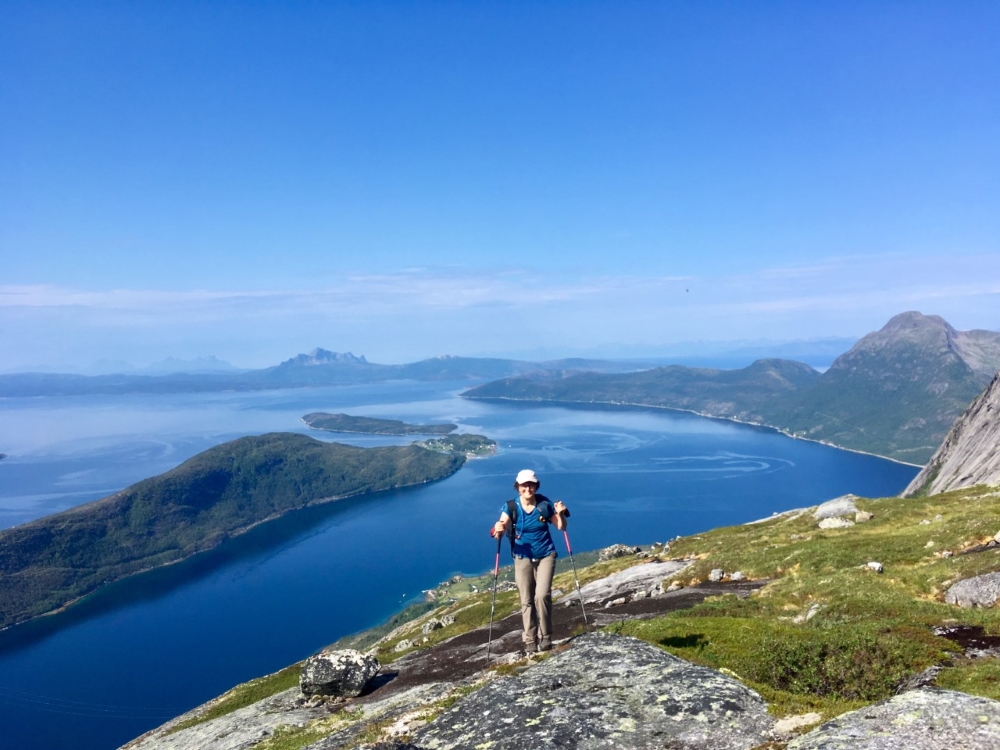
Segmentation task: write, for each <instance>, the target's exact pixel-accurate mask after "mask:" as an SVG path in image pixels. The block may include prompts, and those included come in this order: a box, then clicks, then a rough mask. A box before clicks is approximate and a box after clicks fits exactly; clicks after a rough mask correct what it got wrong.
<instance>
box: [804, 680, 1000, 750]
mask: <svg viewBox="0 0 1000 750" xmlns="http://www.w3.org/2000/svg"><path fill="white" fill-rule="evenodd" d="M998 747H1000V702H998V701H994V700H990V699H989V698H980V697H978V696H973V695H967V694H966V693H959V692H955V691H952V690H936V689H933V688H921V689H920V690H912V691H910V692H907V693H902V694H901V695H897V696H895V697H893V698H890V699H889V700H886V701H883V702H882V703H876V704H875V705H874V706H866V707H865V708H862V709H859V710H857V711H851V712H849V713H846V714H843V715H841V716H838V717H837V718H836V719H833V720H831V721H828V722H826V723H825V724H822V725H821V726H819V727H817V728H816V729H814V730H813V731H811V732H809V733H808V734H804V735H802V736H801V737H799V738H798V739H795V740H792V741H791V742H790V743H789V744H788V750H832V749H833V748H850V749H851V750H958V748H961V750H996V748H998Z"/></svg>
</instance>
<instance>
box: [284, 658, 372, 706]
mask: <svg viewBox="0 0 1000 750" xmlns="http://www.w3.org/2000/svg"><path fill="white" fill-rule="evenodd" d="M379 668H380V665H379V663H378V659H376V658H375V657H374V656H368V655H367V654H362V653H361V652H360V651H355V650H354V649H344V650H343V651H323V652H321V653H318V654H316V655H315V656H310V657H309V658H308V659H306V663H305V664H303V665H302V673H301V675H300V677H299V688H300V689H301V690H302V693H303V694H304V695H333V696H339V697H348V698H353V697H355V696H358V695H361V691H362V690H364V688H365V685H367V684H368V681H369V680H370V679H371V678H372V677H374V676H375V675H377V674H378V671H379Z"/></svg>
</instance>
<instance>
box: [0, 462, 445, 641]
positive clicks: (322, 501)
mask: <svg viewBox="0 0 1000 750" xmlns="http://www.w3.org/2000/svg"><path fill="white" fill-rule="evenodd" d="M464 465H465V462H464V461H463V462H462V463H461V464H459V465H458V467H457V468H456V469H455V470H454V471H452V472H449V473H448V474H444V475H442V476H440V477H436V478H434V479H426V480H424V481H422V482H410V483H409V484H401V485H397V486H395V487H387V488H385V489H381V490H375V491H374V492H373V491H370V490H369V491H364V492H352V493H349V494H346V495H333V496H330V497H322V498H317V499H315V500H310V501H308V502H306V503H304V504H302V505H300V506H298V507H296V508H288V509H287V510H284V511H282V512H281V513H275V514H274V515H271V516H268V517H267V518H262V519H261V520H259V521H255V522H253V523H251V524H248V525H246V526H240V527H239V528H237V529H235V530H233V531H231V532H228V533H226V534H224V535H217V536H216V537H215V538H216V541H214V542H213V543H212V544H209V545H207V546H205V547H199V548H198V549H196V550H194V551H192V552H191V553H190V554H187V555H184V556H183V557H179V558H178V559H176V560H171V561H170V562H165V563H161V564H159V565H151V566H149V567H146V568H142V569H141V570H137V571H135V572H134V573H129V574H128V575H123V576H119V577H118V578H113V579H111V580H108V581H104V582H103V583H101V584H100V585H99V586H97V587H96V588H95V589H93V590H92V591H88V592H87V593H85V594H81V595H80V596H77V597H75V598H73V599H71V600H70V601H68V602H66V603H65V604H62V605H60V606H59V607H56V608H55V609H51V610H49V611H48V612H42V613H41V614H38V615H33V616H32V617H29V618H27V619H25V620H19V621H18V622H13V623H11V624H10V625H5V626H4V627H2V628H0V633H4V632H6V631H8V630H10V629H12V628H16V627H18V626H20V625H26V624H27V623H29V622H34V621H35V620H38V619H40V618H43V617H51V616H53V615H58V614H59V613H61V612H65V611H66V610H67V609H69V608H70V607H72V606H73V605H74V604H78V603H80V602H82V601H84V600H85V599H87V598H89V597H91V596H93V595H94V594H96V593H97V592H99V591H101V590H103V589H105V588H107V587H109V586H112V585H114V584H116V583H119V582H121V581H125V580H127V579H129V578H135V577H136V576H140V575H143V574H144V573H149V572H152V571H154V570H161V569H163V568H167V567H170V566H172V565H177V564H178V563H182V562H186V561H187V560H190V559H191V558H193V557H196V556H197V555H200V554H202V553H204V552H210V551H212V550H213V549H216V548H217V547H219V546H220V545H221V544H223V543H224V542H225V541H226V540H227V539H234V538H236V537H239V536H242V535H243V534H246V533H247V532H249V531H251V530H252V529H255V528H257V527H258V526H261V525H263V524H266V523H270V522H271V521H277V520H278V519H279V518H284V517H285V516H287V515H288V514H290V513H295V512H296V511H300V510H304V509H305V508H312V507H316V506H319V505H329V504H330V503H334V502H338V501H340V500H349V499H351V498H355V497H363V496H364V495H369V494H370V495H378V494H380V493H382V492H394V491H396V490H401V489H406V488H408V487H419V486H420V485H424V484H431V483H432V482H439V481H441V480H443V479H447V478H448V477H451V476H454V475H455V474H457V473H458V472H459V471H460V470H461V468H462V467H463V466H464ZM109 497H110V496H109ZM94 502H100V501H99V500H98V501H94ZM210 538H212V537H210Z"/></svg>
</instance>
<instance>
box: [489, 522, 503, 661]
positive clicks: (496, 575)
mask: <svg viewBox="0 0 1000 750" xmlns="http://www.w3.org/2000/svg"><path fill="white" fill-rule="evenodd" d="M493 533H494V532H493V531H491V532H490V536H493ZM496 538H497V559H496V562H495V563H493V603H492V604H491V605H490V636H489V640H487V641H486V666H487V667H489V666H490V649H491V648H492V646H493V613H494V612H495V611H496V608H497V579H498V578H499V576H500V541H501V540H502V539H503V534H497V535H496Z"/></svg>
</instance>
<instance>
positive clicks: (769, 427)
mask: <svg viewBox="0 0 1000 750" xmlns="http://www.w3.org/2000/svg"><path fill="white" fill-rule="evenodd" d="M459 397H461V398H467V399H469V400H470V401H510V402H512V403H521V404H572V405H575V406H586V405H588V404H594V405H600V406H629V407H633V408H638V409H662V410H664V411H676V412H681V413H684V414H694V415H695V416H696V417H704V418H705V419H718V420H721V421H723V422H733V423H735V424H743V425H748V426H750V427H763V428H764V429H767V430H773V431H774V432H777V433H778V434H780V435H784V436H785V437H788V438H791V439H792V440H804V441H806V442H807V443H816V444H817V445H825V446H826V447H827V448H836V449H837V450H841V451H847V452H848V453H857V454H860V455H862V456H872V457H874V458H881V459H883V460H885V461H892V462H893V463H896V464H902V465H903V466H912V467H914V468H916V469H922V468H924V464H914V463H910V462H909V461H903V460H902V459H899V458H892V457H891V456H883V455H882V454H880V453H872V452H871V451H863V450H859V449H858V448H848V447H846V446H843V445H837V444H836V443H829V442H827V441H826V440H816V439H814V438H807V437H802V436H801V435H795V434H794V433H791V432H788V431H787V430H785V429H783V428H781V427H775V426H774V425H769V424H764V423H763V422H751V421H749V420H746V419H739V418H737V417H723V416H720V415H718V414H706V413H704V412H700V411H695V410H694V409H683V408H681V407H679V406H662V405H660V404H638V403H634V402H632V401H571V400H568V399H542V398H512V397H511V396H466V395H464V394H461V393H460V394H459Z"/></svg>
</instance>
